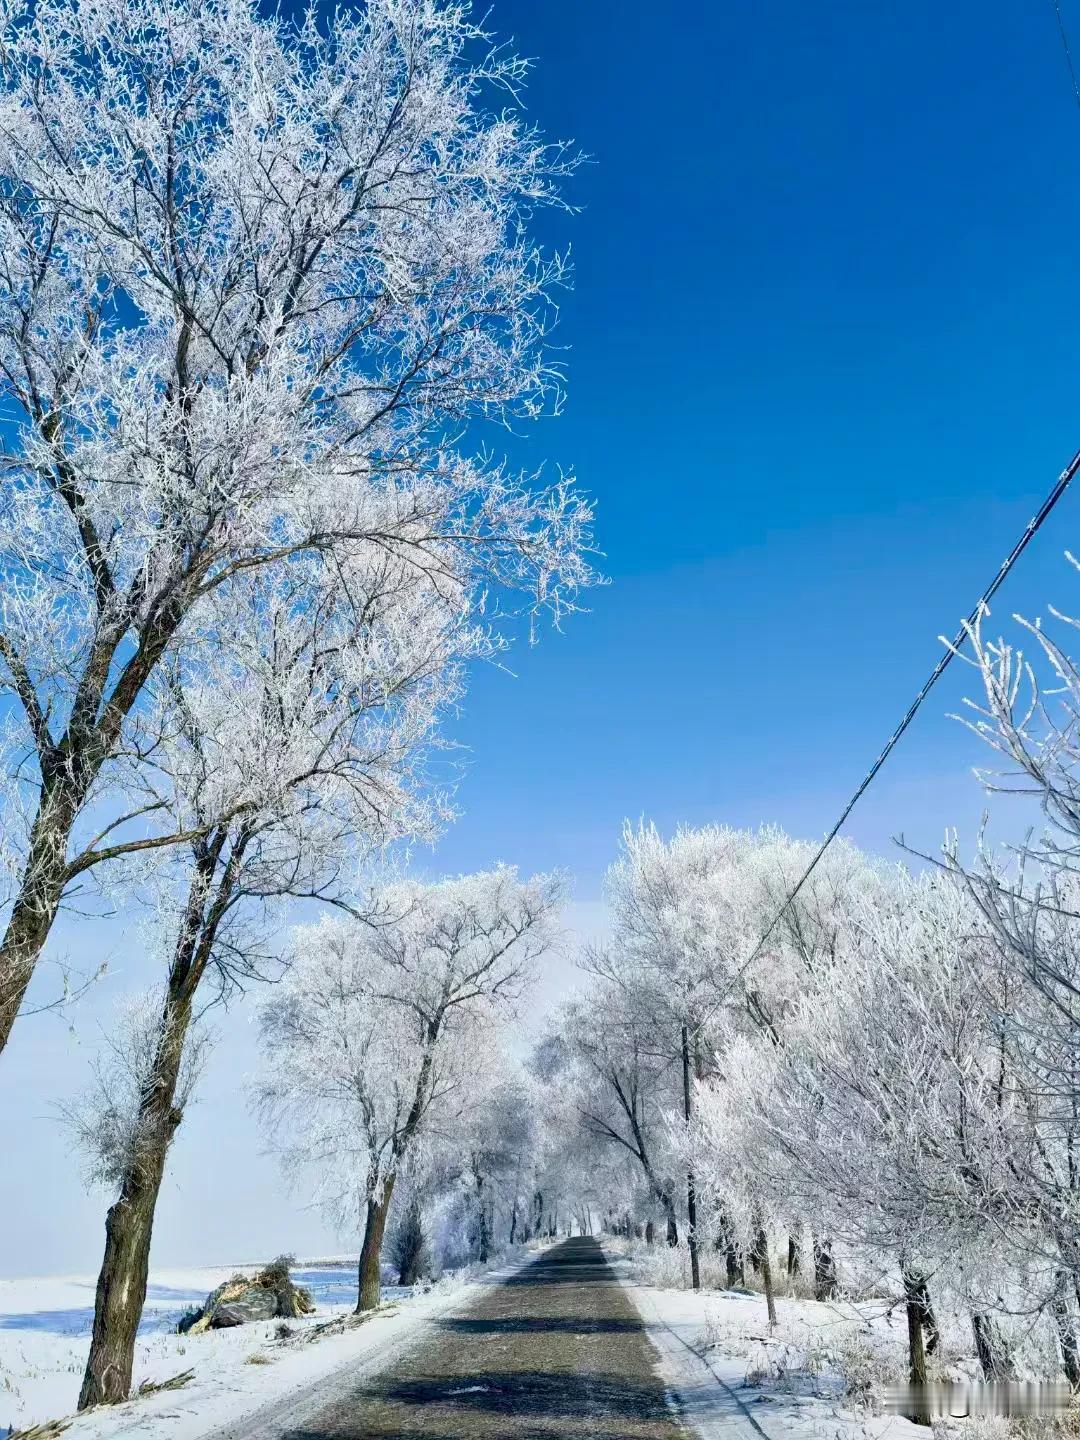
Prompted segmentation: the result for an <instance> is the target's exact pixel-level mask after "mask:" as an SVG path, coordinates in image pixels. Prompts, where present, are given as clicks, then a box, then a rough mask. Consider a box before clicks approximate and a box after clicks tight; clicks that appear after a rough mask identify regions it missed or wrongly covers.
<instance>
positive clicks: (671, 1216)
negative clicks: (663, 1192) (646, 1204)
mask: <svg viewBox="0 0 1080 1440" xmlns="http://www.w3.org/2000/svg"><path fill="white" fill-rule="evenodd" d="M664 1222H665V1225H666V1227H667V1243H668V1244H669V1245H670V1246H671V1248H672V1249H674V1248H675V1246H676V1245H678V1243H679V1222H678V1221H677V1220H676V1218H675V1205H674V1203H673V1202H672V1199H671V1196H670V1195H668V1196H665V1199H664Z"/></svg>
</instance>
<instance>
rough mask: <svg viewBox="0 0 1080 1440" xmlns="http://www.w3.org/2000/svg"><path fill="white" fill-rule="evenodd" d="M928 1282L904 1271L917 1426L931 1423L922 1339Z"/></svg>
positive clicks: (910, 1416) (913, 1410)
mask: <svg viewBox="0 0 1080 1440" xmlns="http://www.w3.org/2000/svg"><path fill="white" fill-rule="evenodd" d="M925 1286H926V1281H925V1280H924V1279H923V1278H922V1276H920V1275H915V1274H911V1273H910V1272H908V1271H906V1270H905V1271H904V1308H905V1311H906V1313H907V1327H908V1378H909V1380H910V1382H911V1389H912V1408H911V1410H910V1411H909V1412H908V1419H909V1420H912V1421H914V1423H915V1424H916V1425H929V1424H930V1407H929V1405H928V1403H927V1395H926V1346H925V1343H924V1339H923V1316H924V1306H923V1291H924V1290H925Z"/></svg>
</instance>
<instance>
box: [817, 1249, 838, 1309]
mask: <svg viewBox="0 0 1080 1440" xmlns="http://www.w3.org/2000/svg"><path fill="white" fill-rule="evenodd" d="M837 1288H838V1287H837V1279H836V1261H835V1260H834V1259H833V1253H832V1241H831V1240H828V1239H818V1237H817V1236H815V1237H814V1298H815V1299H817V1300H835V1299H836V1292H837Z"/></svg>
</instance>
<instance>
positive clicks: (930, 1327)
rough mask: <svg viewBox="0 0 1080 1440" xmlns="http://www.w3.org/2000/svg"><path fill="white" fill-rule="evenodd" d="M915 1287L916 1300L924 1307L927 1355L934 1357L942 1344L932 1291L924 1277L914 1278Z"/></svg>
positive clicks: (923, 1320)
mask: <svg viewBox="0 0 1080 1440" xmlns="http://www.w3.org/2000/svg"><path fill="white" fill-rule="evenodd" d="M911 1284H912V1286H913V1287H914V1294H915V1298H916V1299H917V1301H918V1303H919V1305H920V1306H921V1307H922V1323H923V1334H924V1335H925V1337H926V1353H927V1355H933V1354H934V1352H935V1351H936V1350H937V1348H938V1346H939V1345H940V1343H941V1334H940V1332H939V1330H938V1325H937V1319H936V1318H935V1316H934V1305H933V1302H932V1301H931V1299H930V1291H929V1288H928V1287H927V1284H926V1277H925V1276H924V1275H919V1276H914V1277H912V1281H911Z"/></svg>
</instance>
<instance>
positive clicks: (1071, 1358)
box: [1050, 1270, 1080, 1390]
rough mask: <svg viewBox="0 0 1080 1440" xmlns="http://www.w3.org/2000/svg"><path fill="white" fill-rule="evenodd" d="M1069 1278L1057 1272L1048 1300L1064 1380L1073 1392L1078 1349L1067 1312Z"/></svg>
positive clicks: (1079, 1386) (1078, 1373) (1077, 1382)
mask: <svg viewBox="0 0 1080 1440" xmlns="http://www.w3.org/2000/svg"><path fill="white" fill-rule="evenodd" d="M1068 1286H1069V1277H1068V1275H1067V1273H1066V1272H1065V1271H1064V1270H1059V1271H1058V1272H1057V1275H1056V1276H1055V1277H1054V1292H1053V1295H1052V1296H1051V1299H1050V1313H1051V1314H1052V1316H1053V1318H1054V1329H1055V1330H1056V1331H1057V1337H1058V1344H1059V1345H1060V1346H1061V1366H1062V1369H1063V1370H1064V1371H1065V1378H1066V1380H1068V1382H1069V1384H1070V1385H1071V1386H1072V1388H1073V1389H1074V1390H1080V1348H1078V1346H1077V1342H1076V1327H1075V1325H1074V1324H1073V1317H1072V1314H1071V1312H1070V1310H1069V1289H1068Z"/></svg>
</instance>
